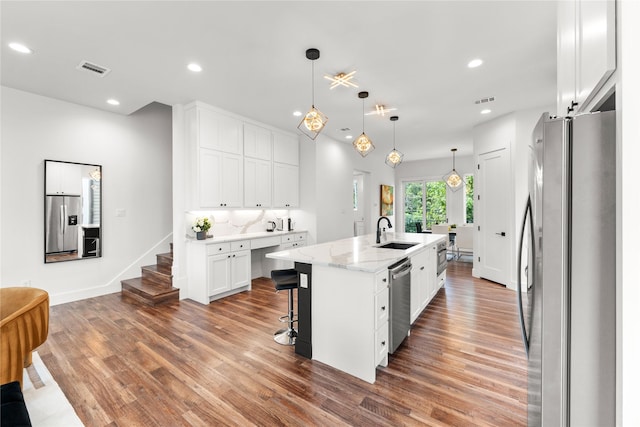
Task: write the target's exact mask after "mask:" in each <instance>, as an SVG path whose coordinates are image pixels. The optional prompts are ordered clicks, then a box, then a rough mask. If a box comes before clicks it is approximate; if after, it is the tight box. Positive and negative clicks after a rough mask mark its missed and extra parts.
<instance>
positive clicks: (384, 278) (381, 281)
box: [375, 270, 389, 294]
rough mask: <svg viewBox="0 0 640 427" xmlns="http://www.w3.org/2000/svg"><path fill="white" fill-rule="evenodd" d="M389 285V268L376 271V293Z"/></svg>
mask: <svg viewBox="0 0 640 427" xmlns="http://www.w3.org/2000/svg"><path fill="white" fill-rule="evenodd" d="M388 286H389V270H382V271H378V272H377V273H376V291H375V292H376V294H377V293H378V292H380V291H381V290H383V289H384V288H386V287H388Z"/></svg>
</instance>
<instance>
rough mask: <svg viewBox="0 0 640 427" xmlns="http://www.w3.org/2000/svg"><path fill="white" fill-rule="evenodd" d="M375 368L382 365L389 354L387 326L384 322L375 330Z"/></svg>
mask: <svg viewBox="0 0 640 427" xmlns="http://www.w3.org/2000/svg"><path fill="white" fill-rule="evenodd" d="M375 351H376V366H377V365H379V364H380V363H382V361H383V360H384V359H385V358H386V357H387V353H388V352H389V324H388V323H387V322H385V323H384V324H382V325H380V327H379V328H378V329H377V330H376V350H375Z"/></svg>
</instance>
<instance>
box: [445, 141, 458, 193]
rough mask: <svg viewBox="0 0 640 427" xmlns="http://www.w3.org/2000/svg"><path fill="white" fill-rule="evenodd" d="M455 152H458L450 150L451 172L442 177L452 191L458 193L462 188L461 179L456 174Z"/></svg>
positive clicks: (455, 149)
mask: <svg viewBox="0 0 640 427" xmlns="http://www.w3.org/2000/svg"><path fill="white" fill-rule="evenodd" d="M456 151H458V149H457V148H452V149H451V152H452V153H453V168H452V170H451V172H449V173H448V174H446V175H445V176H443V177H442V179H443V180H444V182H445V183H446V184H447V186H448V187H449V188H450V189H451V190H452V191H458V190H459V189H461V188H462V187H463V186H462V177H461V176H460V175H458V172H456Z"/></svg>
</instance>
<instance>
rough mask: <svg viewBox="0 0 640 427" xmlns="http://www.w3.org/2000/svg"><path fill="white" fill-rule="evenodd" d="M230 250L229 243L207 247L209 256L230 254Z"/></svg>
mask: <svg viewBox="0 0 640 427" xmlns="http://www.w3.org/2000/svg"><path fill="white" fill-rule="evenodd" d="M229 250H231V245H230V244H229V243H213V244H211V245H207V255H215V254H223V253H225V252H229Z"/></svg>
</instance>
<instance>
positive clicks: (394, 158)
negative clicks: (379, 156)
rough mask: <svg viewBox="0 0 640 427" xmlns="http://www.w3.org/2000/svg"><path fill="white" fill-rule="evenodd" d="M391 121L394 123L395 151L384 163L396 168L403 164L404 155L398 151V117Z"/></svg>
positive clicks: (391, 118)
mask: <svg viewBox="0 0 640 427" xmlns="http://www.w3.org/2000/svg"><path fill="white" fill-rule="evenodd" d="M389 120H391V121H392V122H393V150H391V152H390V153H389V154H387V158H386V159H385V160H384V162H385V163H386V164H387V165H389V166H391V167H392V168H395V167H396V166H398V165H399V164H400V163H402V158H403V157H404V154H402V153H401V152H399V151H398V150H396V122H397V121H398V116H391V117H389Z"/></svg>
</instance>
